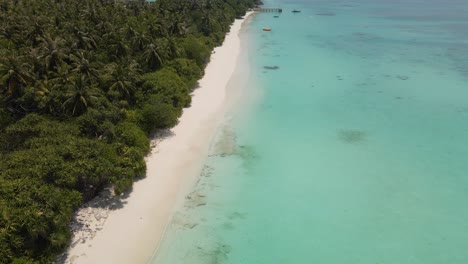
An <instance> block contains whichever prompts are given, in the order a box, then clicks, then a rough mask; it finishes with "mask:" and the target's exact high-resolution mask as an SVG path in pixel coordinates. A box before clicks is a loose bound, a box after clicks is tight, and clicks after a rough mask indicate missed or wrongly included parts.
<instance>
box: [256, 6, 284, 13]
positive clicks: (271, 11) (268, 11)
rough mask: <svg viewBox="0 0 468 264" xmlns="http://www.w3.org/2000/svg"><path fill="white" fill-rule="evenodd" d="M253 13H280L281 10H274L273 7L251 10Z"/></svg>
mask: <svg viewBox="0 0 468 264" xmlns="http://www.w3.org/2000/svg"><path fill="white" fill-rule="evenodd" d="M253 11H256V12H265V13H282V12H283V9H282V8H274V7H270V8H265V7H256V8H254V9H253Z"/></svg>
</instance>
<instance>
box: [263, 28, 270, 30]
mask: <svg viewBox="0 0 468 264" xmlns="http://www.w3.org/2000/svg"><path fill="white" fill-rule="evenodd" d="M263 31H271V28H264V29H263Z"/></svg>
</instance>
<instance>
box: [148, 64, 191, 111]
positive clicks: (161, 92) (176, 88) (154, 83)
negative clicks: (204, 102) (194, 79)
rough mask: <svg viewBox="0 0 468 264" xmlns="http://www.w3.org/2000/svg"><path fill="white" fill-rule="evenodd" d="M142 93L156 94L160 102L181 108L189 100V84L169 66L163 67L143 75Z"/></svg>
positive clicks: (186, 104) (187, 104) (187, 103)
mask: <svg viewBox="0 0 468 264" xmlns="http://www.w3.org/2000/svg"><path fill="white" fill-rule="evenodd" d="M144 80H145V82H144V83H143V89H142V90H143V93H144V95H145V97H147V96H148V95H158V97H160V98H161V100H162V102H164V103H168V104H172V105H173V106H174V107H175V108H178V109H182V108H183V107H185V106H189V105H190V102H191V97H190V94H189V92H190V89H189V86H188V84H187V83H186V82H184V80H182V78H181V77H180V76H179V75H178V74H177V72H175V70H173V69H170V68H164V69H161V70H159V71H157V72H153V73H149V74H146V75H145V76H144Z"/></svg>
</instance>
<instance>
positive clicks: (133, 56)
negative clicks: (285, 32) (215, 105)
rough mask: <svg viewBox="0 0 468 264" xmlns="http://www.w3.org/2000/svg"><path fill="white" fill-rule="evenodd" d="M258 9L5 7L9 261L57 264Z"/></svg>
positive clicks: (4, 187) (169, 2)
mask: <svg viewBox="0 0 468 264" xmlns="http://www.w3.org/2000/svg"><path fill="white" fill-rule="evenodd" d="M254 2H255V1H254V0H158V1H156V2H155V3H153V4H145V3H141V2H137V1H132V2H118V1H111V0H80V1H76V0H35V1H26V0H2V1H0V262H1V263H50V262H52V261H53V260H54V257H55V256H56V255H57V254H58V253H60V252H61V251H63V250H64V249H65V248H66V247H67V245H68V243H69V239H70V236H71V234H70V230H69V224H70V221H71V217H72V214H73V212H74V210H76V208H77V207H78V206H80V205H81V204H82V203H84V202H86V201H88V200H90V199H92V198H93V197H95V196H96V195H97V194H98V193H99V192H100V191H101V190H102V189H103V188H104V187H105V186H109V185H111V186H113V187H114V190H115V192H116V193H117V194H120V193H122V192H123V191H125V190H128V189H129V188H130V187H131V186H132V182H133V179H134V178H135V177H138V176H142V175H144V173H145V170H146V167H145V162H144V156H145V154H147V153H148V151H149V149H150V147H149V135H151V134H152V133H154V132H156V131H157V130H159V129H164V128H169V127H172V126H174V125H175V124H177V120H178V118H179V116H180V115H181V113H182V109H183V108H184V107H187V106H190V103H191V97H190V92H191V90H192V89H194V87H195V85H196V82H197V80H198V79H199V78H201V76H202V74H203V69H204V67H205V66H206V64H207V62H208V60H209V56H210V54H211V51H212V50H213V48H214V47H216V46H218V45H220V44H221V43H222V41H223V39H224V36H225V34H226V32H227V31H228V30H229V26H230V25H231V23H232V22H233V21H234V19H235V18H236V17H238V16H242V15H243V14H244V13H245V11H246V10H247V9H248V8H249V7H252V6H253V5H254Z"/></svg>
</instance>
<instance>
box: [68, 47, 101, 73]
mask: <svg viewBox="0 0 468 264" xmlns="http://www.w3.org/2000/svg"><path fill="white" fill-rule="evenodd" d="M88 57H89V56H88V55H87V54H86V53H85V52H84V51H78V52H77V53H75V54H71V55H70V61H71V64H70V65H71V67H72V68H73V70H71V71H72V72H74V73H78V74H84V75H86V76H87V77H88V78H98V76H99V72H98V70H97V68H98V67H99V64H98V63H93V62H90V61H89V60H88Z"/></svg>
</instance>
